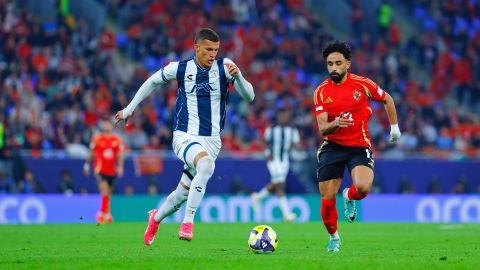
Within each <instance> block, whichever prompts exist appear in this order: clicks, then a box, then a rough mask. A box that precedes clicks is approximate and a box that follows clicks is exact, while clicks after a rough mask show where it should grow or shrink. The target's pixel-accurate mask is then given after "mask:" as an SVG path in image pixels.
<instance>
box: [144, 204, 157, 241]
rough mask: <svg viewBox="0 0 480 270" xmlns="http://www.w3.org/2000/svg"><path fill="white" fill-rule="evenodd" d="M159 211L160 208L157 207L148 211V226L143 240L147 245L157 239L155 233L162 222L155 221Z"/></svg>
mask: <svg viewBox="0 0 480 270" xmlns="http://www.w3.org/2000/svg"><path fill="white" fill-rule="evenodd" d="M157 212H158V210H156V209H153V210H150V211H148V226H147V229H146V230H145V233H144V234H143V240H144V241H145V245H147V246H150V245H151V244H152V243H153V241H154V240H155V235H156V234H157V231H158V226H159V225H160V222H157V221H155V218H154V217H155V214H156V213H157Z"/></svg>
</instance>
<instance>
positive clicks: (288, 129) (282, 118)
mask: <svg viewBox="0 0 480 270" xmlns="http://www.w3.org/2000/svg"><path fill="white" fill-rule="evenodd" d="M289 118H290V115H289V112H288V111H287V110H286V109H285V108H281V109H279V110H278V111H277V123H276V125H274V126H271V127H268V128H267V129H266V130H265V135H264V138H265V142H266V143H267V145H268V149H267V151H266V155H267V159H268V161H267V168H268V172H269V173H270V181H271V182H270V183H269V184H268V185H266V186H265V187H263V188H262V189H261V190H260V191H259V192H258V193H256V192H254V193H252V196H251V197H252V200H253V210H254V211H255V212H258V211H259V209H260V202H261V200H263V199H264V198H266V197H267V196H269V195H270V194H275V195H277V197H278V198H279V200H280V209H281V210H282V214H283V219H284V220H285V221H287V222H289V221H293V220H295V218H296V215H295V214H294V213H292V212H291V210H290V207H289V206H288V201H287V196H286V195H285V180H286V178H287V175H288V171H289V169H290V161H289V158H290V149H291V148H292V147H296V148H299V147H300V135H299V133H298V130H297V129H296V128H295V127H292V126H291V125H289V120H290V119H289Z"/></svg>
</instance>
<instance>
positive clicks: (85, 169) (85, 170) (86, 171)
mask: <svg viewBox="0 0 480 270" xmlns="http://www.w3.org/2000/svg"><path fill="white" fill-rule="evenodd" d="M83 174H84V175H86V176H90V164H88V163H85V164H83Z"/></svg>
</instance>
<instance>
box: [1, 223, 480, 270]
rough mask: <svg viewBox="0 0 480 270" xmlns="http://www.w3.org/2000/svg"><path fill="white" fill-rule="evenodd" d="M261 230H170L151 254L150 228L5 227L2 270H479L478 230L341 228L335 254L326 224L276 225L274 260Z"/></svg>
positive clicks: (159, 236)
mask: <svg viewBox="0 0 480 270" xmlns="http://www.w3.org/2000/svg"><path fill="white" fill-rule="evenodd" d="M255 225H257V224H253V223H246V224H241V223H235V224H203V223H197V224H196V225H195V238H194V240H193V241H192V242H186V241H180V240H178V238H177V232H178V228H179V225H178V224H162V225H160V228H159V233H158V234H157V238H156V240H155V242H154V243H153V245H152V246H151V247H146V246H145V245H144V243H143V232H144V230H145V226H146V223H116V224H108V225H100V226H97V225H95V224H80V225H3V226H0V243H1V244H0V269H40V268H41V269H182V270H185V269H295V270H298V269H329V270H330V269H389V270H391V269H478V268H477V267H478V264H479V263H480V257H479V256H478V253H479V252H480V226H478V224H398V223H395V224H378V223H377V224H372V223H353V224H347V223H340V224H339V227H340V228H339V231H340V234H341V237H342V242H343V243H342V247H341V250H340V252H339V253H327V252H326V249H325V246H326V243H327V239H328V237H327V233H326V231H325V229H324V227H323V224H322V223H306V224H295V223H272V224H268V225H270V226H272V227H273V228H274V229H275V230H276V232H277V234H278V236H279V248H278V250H277V251H276V252H274V253H273V254H260V255H257V254H253V253H252V252H250V251H249V250H248V245H247V239H248V234H249V231H250V229H252V228H253V227H254V226H255ZM352 267H353V268H352Z"/></svg>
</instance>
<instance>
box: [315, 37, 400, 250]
mask: <svg viewBox="0 0 480 270" xmlns="http://www.w3.org/2000/svg"><path fill="white" fill-rule="evenodd" d="M351 56H352V52H351V49H350V46H349V45H348V44H346V43H344V42H340V41H336V42H334V43H330V44H328V45H327V46H326V47H325V48H324V50H323V57H324V58H326V60H327V69H328V73H329V74H330V78H329V79H327V80H325V81H324V82H323V83H321V84H320V85H319V86H318V87H317V89H316V90H315V94H314V103H315V114H316V118H317V124H318V128H319V130H320V132H321V133H322V136H323V138H324V142H323V143H322V145H321V146H320V148H319V150H318V163H319V164H318V169H317V178H318V181H319V189H320V194H321V197H322V207H321V215H322V220H323V223H324V225H325V228H326V229H327V231H328V233H329V234H330V240H329V242H328V245H327V251H330V252H337V251H339V250H340V235H339V234H338V231H337V221H338V213H337V209H336V201H335V198H336V195H337V192H338V190H339V188H340V184H341V182H342V179H343V173H344V171H345V167H347V168H348V170H349V172H350V175H351V176H352V180H353V184H352V185H351V186H350V188H345V189H344V190H343V203H344V206H345V212H344V214H345V217H346V219H347V221H349V222H353V221H354V220H355V217H356V215H357V209H356V205H355V201H357V200H361V199H363V198H365V197H366V196H367V195H368V193H369V192H370V189H371V188H372V183H373V166H374V160H373V155H372V150H371V146H372V138H371V137H370V134H369V133H368V120H369V118H370V116H371V115H372V109H371V108H370V105H369V100H375V101H379V102H382V103H383V104H384V107H385V110H386V112H387V116H388V120H389V122H390V125H391V126H390V142H392V143H393V142H396V141H397V140H398V139H399V138H400V136H401V133H400V130H399V128H398V121H397V112H396V109H395V103H394V101H393V98H392V97H391V96H390V95H389V94H388V93H387V92H385V91H384V90H382V88H380V86H378V85H377V84H376V83H374V82H373V81H372V80H370V79H368V78H365V77H362V76H358V75H355V74H352V73H350V72H348V69H349V68H350V64H351V62H350V59H351Z"/></svg>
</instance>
